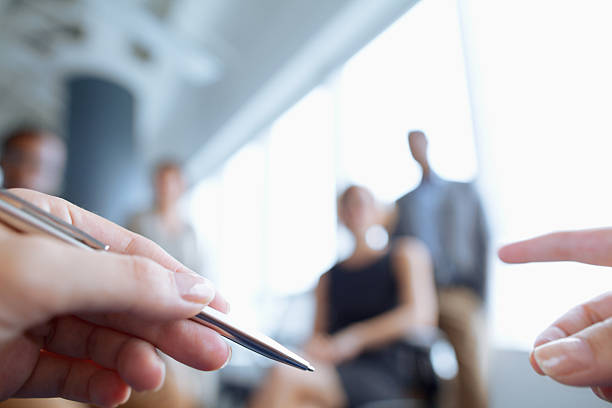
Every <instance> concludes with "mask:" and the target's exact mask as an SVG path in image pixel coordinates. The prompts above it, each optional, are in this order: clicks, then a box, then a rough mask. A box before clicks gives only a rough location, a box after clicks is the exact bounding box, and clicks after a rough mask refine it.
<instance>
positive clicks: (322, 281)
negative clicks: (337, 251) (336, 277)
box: [315, 268, 333, 294]
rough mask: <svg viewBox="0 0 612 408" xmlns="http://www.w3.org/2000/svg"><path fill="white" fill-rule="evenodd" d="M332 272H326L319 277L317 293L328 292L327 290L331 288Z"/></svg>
mask: <svg viewBox="0 0 612 408" xmlns="http://www.w3.org/2000/svg"><path fill="white" fill-rule="evenodd" d="M332 269H333V268H332ZM330 272H331V270H329V271H327V272H325V273H324V274H323V275H321V276H320V277H319V281H318V282H317V286H316V287H315V293H318V294H322V293H325V292H326V290H327V288H328V287H329V280H330V276H329V275H330Z"/></svg>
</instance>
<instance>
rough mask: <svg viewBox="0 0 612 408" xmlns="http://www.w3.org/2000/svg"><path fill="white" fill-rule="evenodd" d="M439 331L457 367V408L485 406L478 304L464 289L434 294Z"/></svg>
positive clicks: (486, 400)
mask: <svg viewBox="0 0 612 408" xmlns="http://www.w3.org/2000/svg"><path fill="white" fill-rule="evenodd" d="M438 296H439V304H440V319H439V321H440V329H441V330H442V331H443V332H444V333H446V335H447V336H448V339H449V341H450V342H451V344H452V345H453V347H454V348H455V353H456V354H457V363H458V364H459V374H458V386H459V387H458V388H459V390H458V391H459V394H460V395H459V401H460V407H461V408H485V407H486V406H487V405H488V396H487V389H486V382H485V376H484V373H483V368H484V364H483V363H482V360H483V356H484V354H485V352H484V350H483V347H486V345H485V342H484V341H483V339H484V337H485V336H486V333H484V332H483V324H482V316H481V310H480V309H481V302H480V300H479V299H478V298H477V297H476V295H474V294H473V293H472V292H471V291H470V290H468V289H444V290H441V291H440V292H439V293H438Z"/></svg>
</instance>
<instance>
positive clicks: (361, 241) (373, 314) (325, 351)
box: [251, 186, 437, 408]
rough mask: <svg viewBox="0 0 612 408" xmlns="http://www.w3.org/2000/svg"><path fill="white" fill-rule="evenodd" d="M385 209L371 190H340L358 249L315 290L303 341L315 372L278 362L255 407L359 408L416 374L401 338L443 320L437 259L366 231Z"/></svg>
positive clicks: (394, 393)
mask: <svg viewBox="0 0 612 408" xmlns="http://www.w3.org/2000/svg"><path fill="white" fill-rule="evenodd" d="M381 214H382V212H381V211H380V209H379V206H378V205H377V204H376V201H375V200H374V197H373V196H372V194H371V193H370V192H369V191H368V190H366V189H365V188H363V187H357V186H352V187H349V188H348V189H347V190H346V191H345V192H344V193H343V194H342V196H341V197H340V200H339V202H338V215H339V219H340V221H341V222H342V223H343V224H344V225H345V226H346V227H347V228H348V229H349V230H350V231H351V232H352V233H353V235H354V237H355V249H354V251H353V253H352V254H351V256H350V257H349V258H348V259H346V260H345V261H343V262H341V263H339V264H336V265H335V266H334V267H333V268H331V269H330V270H329V271H328V272H326V273H325V274H323V276H321V278H320V280H319V284H318V285H317V288H316V292H315V293H316V314H315V324H314V333H313V336H312V338H311V339H310V341H309V342H308V343H307V344H306V346H305V351H306V353H307V355H308V357H309V358H311V359H312V362H313V364H314V366H315V368H316V371H315V372H314V373H304V372H300V371H298V370H295V369H293V368H289V367H282V366H276V367H275V368H274V369H273V370H272V372H271V374H270V376H269V377H268V378H267V379H266V381H265V382H264V385H263V386H262V388H261V390H260V391H259V392H258V393H257V395H256V396H255V398H254V399H253V401H252V402H253V403H252V404H251V405H252V407H254V408H259V407H268V408H270V407H272V408H274V407H283V408H285V407H292V408H293V407H330V408H332V407H346V406H358V405H360V404H363V403H366V402H370V401H377V400H382V399H395V398H401V397H402V396H403V394H404V391H405V389H406V387H407V386H408V385H409V383H410V381H412V380H414V378H413V376H414V374H413V372H414V371H413V367H410V366H411V365H413V363H414V360H411V359H410V358H406V349H405V348H404V347H402V344H401V341H400V340H401V338H403V337H404V336H405V335H406V334H407V333H408V332H410V331H411V330H417V329H418V328H419V327H424V326H436V325H437V299H436V291H435V284H434V279H433V270H432V263H431V259H430V256H429V253H428V251H427V249H426V248H425V247H424V246H423V245H422V244H421V243H420V242H419V241H417V240H415V239H401V240H398V241H396V242H395V243H393V245H391V246H388V245H383V247H380V246H377V245H373V244H372V243H371V242H370V240H369V239H368V237H369V236H370V234H369V233H368V232H369V231H372V228H376V227H377V226H379V225H380V224H381V218H382V216H381ZM411 376H412V378H411Z"/></svg>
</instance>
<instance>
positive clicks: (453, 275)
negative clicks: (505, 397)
mask: <svg viewBox="0 0 612 408" xmlns="http://www.w3.org/2000/svg"><path fill="white" fill-rule="evenodd" d="M408 143H409V145H410V151H411V153H412V157H413V158H414V160H415V161H416V162H417V163H418V164H419V166H420V167H421V169H422V179H421V183H420V184H419V186H418V187H417V188H415V189H414V190H413V191H411V192H409V193H408V194H406V195H404V196H403V197H401V198H400V199H399V200H398V201H397V203H396V206H397V214H396V216H397V220H396V227H395V231H394V234H393V235H394V237H400V236H412V237H416V238H418V239H420V240H422V241H423V242H424V243H425V245H427V247H428V248H429V250H430V252H431V254H432V258H433V263H434V270H435V279H436V285H437V288H438V300H439V311H440V320H439V325H440V329H441V330H442V331H444V332H445V333H446V335H447V336H448V337H449V340H450V342H451V343H452V345H453V347H454V348H455V351H456V354H457V360H458V363H459V375H458V387H459V389H458V392H459V401H460V406H461V407H463V408H482V407H486V406H487V404H488V401H487V398H488V397H487V389H486V382H485V375H484V370H485V364H484V360H485V358H484V356H485V354H486V344H483V342H482V340H481V339H482V338H483V336H482V335H483V333H482V332H483V331H484V317H483V310H482V309H483V308H482V305H483V300H484V296H485V289H486V266H487V250H488V233H487V228H486V222H485V217H484V212H483V209H482V205H481V203H480V199H479V197H478V195H477V193H476V190H475V188H474V186H473V185H472V184H471V183H460V182H451V181H447V180H444V179H442V178H440V177H439V176H438V175H437V174H436V173H435V172H434V171H433V170H432V169H431V166H430V163H429V160H428V157H427V147H428V141H427V138H426V136H425V134H424V133H423V132H421V131H412V132H410V133H409V134H408Z"/></svg>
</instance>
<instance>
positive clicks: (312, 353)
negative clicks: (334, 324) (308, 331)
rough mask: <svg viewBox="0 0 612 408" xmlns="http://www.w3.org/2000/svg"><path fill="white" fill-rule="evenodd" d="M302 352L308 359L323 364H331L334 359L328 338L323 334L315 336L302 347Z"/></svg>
mask: <svg viewBox="0 0 612 408" xmlns="http://www.w3.org/2000/svg"><path fill="white" fill-rule="evenodd" d="M304 351H305V352H306V354H307V355H308V356H309V357H312V358H313V359H315V360H318V361H322V362H325V363H330V364H331V363H332V361H333V359H334V352H335V350H334V348H333V345H332V342H331V340H330V337H329V336H327V335H323V334H315V335H314V336H313V337H312V338H311V339H310V340H308V342H307V343H306V344H305V345H304Z"/></svg>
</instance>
